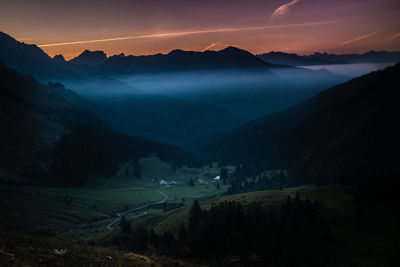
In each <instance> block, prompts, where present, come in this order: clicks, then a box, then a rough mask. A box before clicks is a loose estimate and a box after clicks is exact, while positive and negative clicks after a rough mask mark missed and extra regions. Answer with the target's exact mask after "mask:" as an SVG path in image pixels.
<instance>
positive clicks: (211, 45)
mask: <svg viewBox="0 0 400 267" xmlns="http://www.w3.org/2000/svg"><path fill="white" fill-rule="evenodd" d="M216 45H217V44H210V45H209V46H207V47H204V49H203V50H201V52H204V51H207V50H208V49H211V48H213V47H214V46H216Z"/></svg>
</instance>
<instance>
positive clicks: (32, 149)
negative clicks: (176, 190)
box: [0, 61, 194, 185]
mask: <svg viewBox="0 0 400 267" xmlns="http://www.w3.org/2000/svg"><path fill="white" fill-rule="evenodd" d="M0 81H1V82H0V103H1V109H0V130H1V131H0V148H1V149H0V159H1V160H0V178H1V179H2V180H8V181H13V182H32V179H33V180H36V182H41V183H43V182H48V183H52V184H69V185H78V184H82V183H84V182H85V181H86V179H87V175H88V174H89V173H96V174H99V175H112V174H113V172H115V171H116V169H117V167H118V164H119V163H120V162H123V161H128V160H131V159H137V158H138V157H143V156H148V155H150V154H153V153H155V154H157V155H158V156H159V157H160V158H161V159H162V160H164V161H166V162H172V163H175V164H176V165H181V164H192V163H193V162H194V160H193V158H192V157H191V156H190V155H188V154H186V153H184V152H183V151H182V150H181V149H179V148H178V147H175V146H170V145H164V144H161V143H156V142H152V141H147V140H144V139H140V138H133V137H126V136H124V135H121V134H119V133H117V132H115V131H113V130H112V129H111V128H109V127H108V126H106V125H105V124H104V123H103V122H102V121H100V120H99V119H98V118H97V117H96V116H94V115H93V114H91V113H89V112H87V111H85V110H82V109H81V108H78V107H76V106H75V105H72V104H71V103H68V102H67V101H65V100H64V98H63V97H64V96H66V97H68V99H69V100H70V101H71V102H76V103H83V104H82V105H87V103H86V102H85V101H86V100H84V99H82V98H81V97H79V96H78V95H76V94H74V93H73V92H70V91H67V90H66V89H65V88H64V87H63V86H62V85H60V84H49V85H48V86H45V85H42V84H40V83H38V82H37V81H36V80H35V79H34V78H32V77H31V76H25V75H21V74H19V73H17V72H15V71H13V70H11V69H9V68H8V67H7V66H5V65H4V64H3V63H2V62H1V61H0Z"/></svg>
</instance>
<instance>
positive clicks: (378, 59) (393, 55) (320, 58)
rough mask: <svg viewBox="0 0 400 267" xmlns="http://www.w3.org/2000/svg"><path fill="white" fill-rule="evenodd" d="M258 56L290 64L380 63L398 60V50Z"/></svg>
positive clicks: (399, 53)
mask: <svg viewBox="0 0 400 267" xmlns="http://www.w3.org/2000/svg"><path fill="white" fill-rule="evenodd" d="M257 57H258V58H260V59H262V60H264V61H266V62H269V63H273V64H283V65H285V64H286V65H291V66H311V65H331V64H351V63H382V62H397V61H400V52H386V51H379V52H378V51H369V52H367V53H364V54H344V55H335V54H328V53H318V52H316V53H314V54H312V55H308V56H300V55H297V54H293V53H292V54H288V53H284V52H273V51H272V52H269V53H265V54H260V55H257Z"/></svg>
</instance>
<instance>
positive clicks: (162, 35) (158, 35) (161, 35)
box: [38, 20, 340, 47]
mask: <svg viewBox="0 0 400 267" xmlns="http://www.w3.org/2000/svg"><path fill="white" fill-rule="evenodd" d="M338 22H340V21H339V20H330V21H316V22H307V23H297V24H282V25H264V26H252V27H238V28H220V29H208V30H196V31H183V32H170V33H155V34H145V35H135V36H124V37H116V38H107V39H96V40H86V41H73V42H63V43H52V44H42V45H38V46H39V47H49V46H65V45H76V44H87V43H99V42H111V41H121V40H132V39H147V38H168V37H179V36H186V35H194V34H204V33H223V32H237V31H256V30H273V29H283V28H296V27H309V26H316V25H325V24H334V23H338Z"/></svg>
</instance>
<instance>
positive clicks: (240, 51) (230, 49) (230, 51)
mask: <svg viewBox="0 0 400 267" xmlns="http://www.w3.org/2000/svg"><path fill="white" fill-rule="evenodd" d="M218 52H220V53H226V54H231V55H237V54H251V53H250V52H248V51H246V50H243V49H240V48H237V47H235V46H231V45H230V46H228V47H226V48H224V49H222V50H219V51H218Z"/></svg>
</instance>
